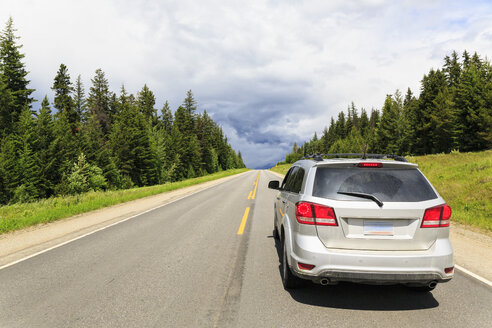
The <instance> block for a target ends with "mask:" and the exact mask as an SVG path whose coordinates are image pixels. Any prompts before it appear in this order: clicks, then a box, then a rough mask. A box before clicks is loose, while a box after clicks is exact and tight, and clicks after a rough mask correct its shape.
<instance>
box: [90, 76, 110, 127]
mask: <svg viewBox="0 0 492 328" xmlns="http://www.w3.org/2000/svg"><path fill="white" fill-rule="evenodd" d="M91 82H92V86H91V88H90V91H89V97H88V98H87V105H88V109H89V115H95V118H96V120H97V121H98V123H99V124H100V125H101V128H102V131H103V134H104V135H105V136H106V135H107V134H108V133H109V130H110V126H111V121H110V119H111V118H110V110H109V100H110V96H111V95H110V92H109V84H108V80H107V79H106V77H105V75H104V72H103V71H102V70H101V69H100V68H98V69H97V70H96V75H95V76H94V78H93V79H91Z"/></svg>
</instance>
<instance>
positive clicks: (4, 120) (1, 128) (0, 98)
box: [0, 72, 14, 141]
mask: <svg viewBox="0 0 492 328" xmlns="http://www.w3.org/2000/svg"><path fill="white" fill-rule="evenodd" d="M4 78H5V77H4V76H3V74H1V72H0V141H1V140H2V138H3V137H5V136H7V135H9V134H10V133H12V130H13V128H14V119H13V117H12V107H13V106H14V98H13V96H12V93H11V92H10V90H9V89H8V88H7V84H6V83H5V82H4Z"/></svg>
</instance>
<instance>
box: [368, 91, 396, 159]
mask: <svg viewBox="0 0 492 328" xmlns="http://www.w3.org/2000/svg"><path fill="white" fill-rule="evenodd" d="M398 119H399V112H398V104H397V103H396V102H395V100H394V99H393V98H392V96H391V95H387V96H386V100H385V101H384V105H383V109H382V114H381V120H380V122H379V124H378V126H377V128H376V131H375V138H376V139H375V145H374V147H375V149H376V151H377V152H380V153H386V154H397V153H398V139H399V131H398Z"/></svg>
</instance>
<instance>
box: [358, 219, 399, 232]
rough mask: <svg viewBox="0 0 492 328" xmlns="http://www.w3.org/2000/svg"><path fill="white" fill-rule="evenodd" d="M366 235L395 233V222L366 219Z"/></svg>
mask: <svg viewBox="0 0 492 328" xmlns="http://www.w3.org/2000/svg"><path fill="white" fill-rule="evenodd" d="M364 235H393V223H391V222H378V221H364Z"/></svg>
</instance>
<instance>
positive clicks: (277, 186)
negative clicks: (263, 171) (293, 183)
mask: <svg viewBox="0 0 492 328" xmlns="http://www.w3.org/2000/svg"><path fill="white" fill-rule="evenodd" d="M268 188H270V189H275V190H279V189H280V182H279V181H277V180H273V181H270V182H268Z"/></svg>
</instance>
